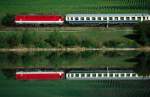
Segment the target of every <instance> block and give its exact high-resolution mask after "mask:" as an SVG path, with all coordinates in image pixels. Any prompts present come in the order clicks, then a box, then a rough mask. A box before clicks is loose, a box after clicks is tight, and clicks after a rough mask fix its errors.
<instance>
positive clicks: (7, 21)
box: [1, 14, 15, 26]
mask: <svg viewBox="0 0 150 97" xmlns="http://www.w3.org/2000/svg"><path fill="white" fill-rule="evenodd" d="M14 21H15V15H12V14H6V16H4V17H3V18H2V20H1V24H2V25H4V26H12V25H14Z"/></svg>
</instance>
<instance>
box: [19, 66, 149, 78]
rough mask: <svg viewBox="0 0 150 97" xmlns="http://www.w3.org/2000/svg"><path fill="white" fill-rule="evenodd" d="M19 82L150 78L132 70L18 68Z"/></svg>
mask: <svg viewBox="0 0 150 97" xmlns="http://www.w3.org/2000/svg"><path fill="white" fill-rule="evenodd" d="M16 79H17V80H60V79H67V80H141V79H150V76H140V75H138V74H137V73H135V72H134V71H133V70H131V69H118V70H117V69H110V70H108V69H107V70H106V69H101V70H69V71H68V70H57V71H54V70H52V69H48V68H17V71H16Z"/></svg>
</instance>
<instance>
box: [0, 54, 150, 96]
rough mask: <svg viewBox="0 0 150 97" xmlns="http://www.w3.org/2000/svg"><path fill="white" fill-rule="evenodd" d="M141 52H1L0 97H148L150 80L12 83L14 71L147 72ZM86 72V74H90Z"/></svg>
mask: <svg viewBox="0 0 150 97" xmlns="http://www.w3.org/2000/svg"><path fill="white" fill-rule="evenodd" d="M149 63H150V53H145V52H133V51H132V52H131V51H130V52H101V51H96V52H91V51H88V52H26V53H19V52H7V53H6V52H1V53H0V97H12V96H13V97H91V96H93V97H100V96H102V97H149V95H150V80H142V79H141V80H113V79H109V80H67V79H61V80H29V81H27V80H16V79H15V72H16V71H15V70H16V68H19V67H23V68H43V67H44V68H49V69H52V70H72V71H73V70H74V71H75V70H80V71H82V70H88V71H90V70H91V71H94V70H97V69H101V70H107V68H109V69H114V70H116V69H118V70H123V69H124V70H129V69H132V70H133V71H134V72H136V73H138V74H139V75H147V74H149V73H150V66H149ZM91 71H90V72H91Z"/></svg>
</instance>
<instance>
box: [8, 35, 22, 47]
mask: <svg viewBox="0 0 150 97" xmlns="http://www.w3.org/2000/svg"><path fill="white" fill-rule="evenodd" d="M21 41H22V36H21V34H19V33H11V34H9V35H8V38H7V43H8V45H9V47H17V46H19V45H21Z"/></svg>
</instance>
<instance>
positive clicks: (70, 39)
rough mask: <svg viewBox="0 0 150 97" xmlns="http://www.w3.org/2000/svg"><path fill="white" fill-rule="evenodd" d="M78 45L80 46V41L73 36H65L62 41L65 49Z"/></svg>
mask: <svg viewBox="0 0 150 97" xmlns="http://www.w3.org/2000/svg"><path fill="white" fill-rule="evenodd" d="M79 44H80V40H79V39H78V38H77V37H76V36H73V35H69V36H67V37H66V38H65V39H64V41H63V45H64V46H66V47H72V46H78V45H79Z"/></svg>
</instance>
